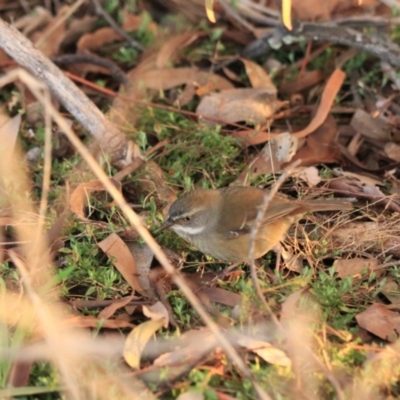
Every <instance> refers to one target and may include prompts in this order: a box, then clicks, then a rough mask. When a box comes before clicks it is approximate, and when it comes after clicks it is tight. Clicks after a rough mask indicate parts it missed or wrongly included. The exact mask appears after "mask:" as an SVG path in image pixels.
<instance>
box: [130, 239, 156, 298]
mask: <svg viewBox="0 0 400 400" xmlns="http://www.w3.org/2000/svg"><path fill="white" fill-rule="evenodd" d="M125 244H126V245H127V246H128V248H129V251H130V252H131V254H132V256H133V259H134V260H135V264H136V271H137V273H138V278H139V281H140V284H141V286H142V288H143V289H144V290H145V291H146V293H147V294H148V295H150V297H154V296H153V295H151V293H152V288H151V287H150V281H149V273H150V267H151V264H152V262H153V260H154V253H153V251H152V250H151V249H150V247H149V246H148V245H147V244H142V243H138V242H137V241H135V242H128V241H125Z"/></svg>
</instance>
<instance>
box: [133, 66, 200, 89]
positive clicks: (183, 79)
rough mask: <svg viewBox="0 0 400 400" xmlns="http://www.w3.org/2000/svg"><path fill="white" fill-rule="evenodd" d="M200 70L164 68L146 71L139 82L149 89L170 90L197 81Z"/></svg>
mask: <svg viewBox="0 0 400 400" xmlns="http://www.w3.org/2000/svg"><path fill="white" fill-rule="evenodd" d="M197 72H198V70H197V69H196V68H194V67H192V68H164V69H153V70H150V71H146V72H144V73H143V74H141V75H140V77H139V82H140V83H141V84H142V85H144V86H145V87H146V88H148V89H153V90H169V89H172V88H174V87H176V86H180V85H185V84H186V83H188V82H192V81H194V80H195V78H196V75H197Z"/></svg>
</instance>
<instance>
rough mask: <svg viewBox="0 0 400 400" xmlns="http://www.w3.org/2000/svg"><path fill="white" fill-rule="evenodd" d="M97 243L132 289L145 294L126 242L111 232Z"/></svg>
mask: <svg viewBox="0 0 400 400" xmlns="http://www.w3.org/2000/svg"><path fill="white" fill-rule="evenodd" d="M97 245H98V246H99V247H100V249H102V250H103V251H104V253H106V254H107V256H108V257H110V259H111V261H112V263H113V265H114V266H115V268H117V269H118V271H119V272H120V273H121V275H122V276H123V277H124V279H125V280H126V281H127V282H128V283H129V285H130V286H131V287H132V289H133V290H134V291H136V292H139V293H140V294H142V295H143V296H147V293H146V291H145V290H144V288H143V287H142V285H141V283H140V280H139V278H138V276H139V273H138V271H137V267H136V262H135V259H134V258H133V256H132V254H131V252H130V251H129V248H128V246H127V245H126V243H125V242H124V241H123V240H122V239H121V238H120V237H119V236H118V235H117V234H116V233H111V235H109V236H107V237H106V238H105V239H104V240H102V241H101V242H100V243H98V244H97Z"/></svg>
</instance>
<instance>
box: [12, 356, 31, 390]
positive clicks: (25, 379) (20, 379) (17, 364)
mask: <svg viewBox="0 0 400 400" xmlns="http://www.w3.org/2000/svg"><path fill="white" fill-rule="evenodd" d="M11 362H12V364H11V368H10V370H9V373H8V378H7V386H9V387H16V388H17V387H24V386H27V385H28V383H29V377H30V373H31V370H32V366H33V363H34V360H26V361H24V360H18V359H14V360H12V361H11Z"/></svg>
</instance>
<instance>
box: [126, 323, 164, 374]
mask: <svg viewBox="0 0 400 400" xmlns="http://www.w3.org/2000/svg"><path fill="white" fill-rule="evenodd" d="M164 324H165V321H164V319H162V318H161V319H158V320H151V321H146V322H143V323H142V324H140V325H139V326H137V327H136V328H134V329H133V330H132V331H131V332H130V333H129V335H128V337H127V338H126V341H125V347H124V359H125V361H126V362H127V364H128V365H130V366H131V367H132V368H135V369H138V368H139V367H140V357H141V355H142V351H143V349H144V347H145V346H146V344H147V342H148V341H149V340H150V338H151V337H152V336H153V335H154V334H155V333H156V332H157V331H158V330H159V329H160V328H162V326H163V325H164Z"/></svg>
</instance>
